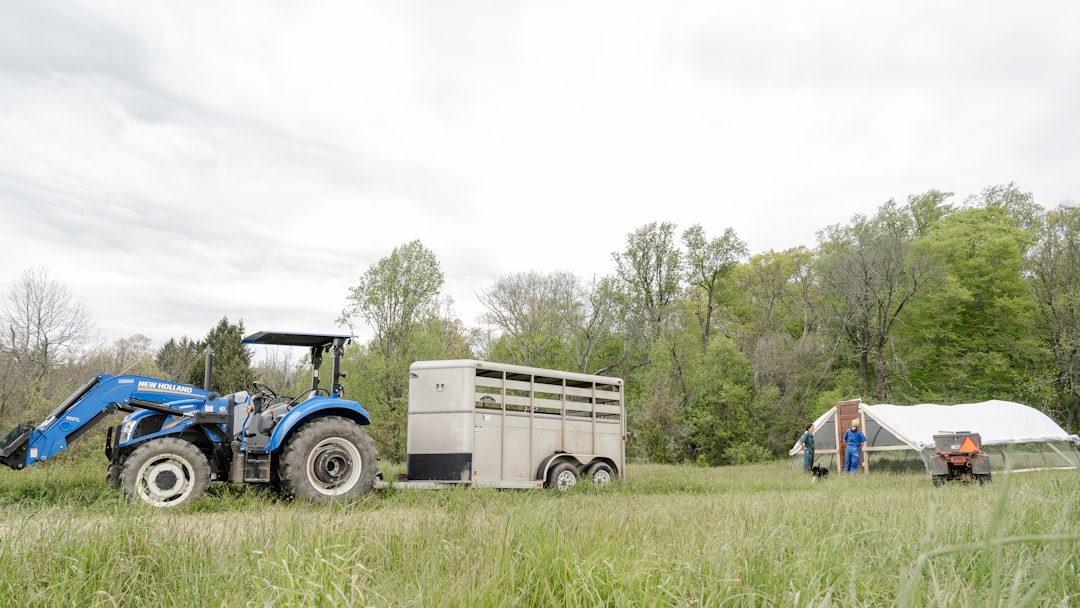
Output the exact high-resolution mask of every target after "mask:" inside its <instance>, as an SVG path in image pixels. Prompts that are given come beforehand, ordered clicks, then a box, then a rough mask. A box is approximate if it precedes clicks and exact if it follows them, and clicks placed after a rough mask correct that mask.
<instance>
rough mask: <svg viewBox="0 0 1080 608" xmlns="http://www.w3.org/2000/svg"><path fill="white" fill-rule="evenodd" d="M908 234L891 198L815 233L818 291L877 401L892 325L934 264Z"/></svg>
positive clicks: (906, 216)
mask: <svg viewBox="0 0 1080 608" xmlns="http://www.w3.org/2000/svg"><path fill="white" fill-rule="evenodd" d="M914 234H915V223H914V221H913V219H912V215H911V210H910V207H905V208H902V207H899V206H897V204H896V202H895V201H892V200H890V201H888V202H887V203H885V204H884V205H882V206H881V207H879V208H878V211H877V213H875V214H874V216H873V217H866V216H863V215H856V216H855V217H854V219H853V220H852V221H851V223H850V224H849V225H847V226H839V225H834V226H830V227H828V228H826V229H825V230H824V231H822V232H821V233H820V234H819V239H820V240H821V246H820V249H819V251H820V257H819V258H818V273H819V276H820V277H821V288H822V292H823V295H824V297H825V298H826V301H827V302H828V303H829V305H830V306H831V309H832V310H833V313H834V317H833V320H834V323H835V324H836V326H837V328H838V330H839V331H840V332H841V333H842V334H843V335H844V336H845V338H846V340H847V342H848V343H849V345H850V347H851V349H852V352H853V354H854V357H855V361H856V366H857V369H858V371H859V374H860V375H861V376H862V378H863V379H864V381H865V382H866V385H867V387H868V388H870V389H871V390H873V394H874V396H875V397H876V398H877V399H878V400H880V401H885V400H888V399H889V398H890V382H889V380H890V375H891V371H890V367H892V366H894V365H895V361H893V360H892V357H891V351H890V348H889V346H890V345H889V341H890V339H891V338H892V336H893V329H894V327H895V326H896V324H897V321H898V319H899V318H900V315H901V314H902V313H903V312H904V309H905V307H907V306H908V305H909V303H910V302H911V301H912V300H913V298H915V296H916V295H917V294H918V293H919V291H920V290H921V289H922V288H923V287H924V285H925V283H926V281H927V280H928V279H929V277H930V275H931V273H932V271H933V268H934V267H933V264H932V263H931V259H930V258H929V257H927V256H925V255H923V254H922V253H921V252H919V251H912V249H911V243H912V240H913V237H914Z"/></svg>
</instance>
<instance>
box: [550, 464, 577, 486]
mask: <svg viewBox="0 0 1080 608" xmlns="http://www.w3.org/2000/svg"><path fill="white" fill-rule="evenodd" d="M577 481H578V471H577V468H575V467H574V465H572V464H570V463H569V462H560V463H559V464H557V465H555V466H554V467H552V468H551V472H550V473H549V474H548V487H549V488H556V489H558V490H560V491H563V490H569V489H570V488H572V487H574V486H575V485H577Z"/></svg>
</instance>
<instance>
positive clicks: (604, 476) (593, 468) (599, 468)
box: [585, 462, 615, 488]
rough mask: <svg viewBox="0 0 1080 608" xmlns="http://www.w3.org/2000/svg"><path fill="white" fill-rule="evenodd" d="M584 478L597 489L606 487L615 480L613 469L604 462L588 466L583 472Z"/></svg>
mask: <svg viewBox="0 0 1080 608" xmlns="http://www.w3.org/2000/svg"><path fill="white" fill-rule="evenodd" d="M585 477H586V478H587V479H588V480H589V481H591V482H592V484H593V485H594V486H596V487H598V488H602V487H604V486H607V485H608V484H610V483H611V482H612V481H614V479H615V469H613V468H612V467H611V465H609V464H608V463H606V462H597V463H593V464H592V465H590V466H589V469H588V470H587V471H585Z"/></svg>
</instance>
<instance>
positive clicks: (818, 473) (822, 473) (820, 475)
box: [810, 466, 829, 481]
mask: <svg viewBox="0 0 1080 608" xmlns="http://www.w3.org/2000/svg"><path fill="white" fill-rule="evenodd" d="M810 472H811V473H813V474H814V481H817V480H818V479H825V478H826V477H828V476H829V469H826V468H825V467H817V466H814V467H810Z"/></svg>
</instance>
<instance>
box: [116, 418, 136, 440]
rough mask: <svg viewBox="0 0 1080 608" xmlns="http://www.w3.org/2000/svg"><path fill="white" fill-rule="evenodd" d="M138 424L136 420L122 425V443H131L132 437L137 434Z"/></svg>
mask: <svg viewBox="0 0 1080 608" xmlns="http://www.w3.org/2000/svg"><path fill="white" fill-rule="evenodd" d="M135 425H136V422H135V421H134V420H125V421H124V423H123V424H122V425H120V443H127V442H129V441H131V435H132V434H133V433H134V432H135Z"/></svg>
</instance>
